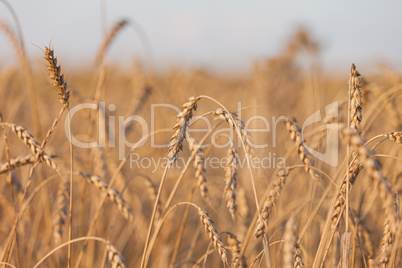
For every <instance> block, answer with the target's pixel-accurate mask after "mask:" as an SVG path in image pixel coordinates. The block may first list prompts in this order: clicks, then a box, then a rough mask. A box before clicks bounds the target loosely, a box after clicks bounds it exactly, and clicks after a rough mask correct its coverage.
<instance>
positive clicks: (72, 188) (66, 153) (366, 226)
mask: <svg viewBox="0 0 402 268" xmlns="http://www.w3.org/2000/svg"><path fill="white" fill-rule="evenodd" d="M129 24H130V22H129V21H127V20H121V21H119V22H117V23H116V24H114V25H110V31H109V33H108V34H107V36H106V37H105V39H104V40H103V42H101V43H100V44H99V47H98V48H97V49H98V50H97V52H96V53H94V55H93V58H94V62H93V68H91V69H88V70H74V69H64V67H63V58H57V49H58V48H57V47H53V46H52V44H51V43H50V45H49V44H48V40H46V41H44V44H46V45H43V46H42V52H43V54H42V55H40V57H42V58H43V60H42V62H40V66H42V68H36V69H33V68H31V67H30V65H31V62H30V61H31V59H29V58H27V56H26V53H25V49H24V44H23V42H22V39H21V37H20V36H19V35H18V34H17V33H16V31H15V30H13V27H12V26H11V24H8V22H6V21H0V30H1V35H2V36H3V37H4V38H3V39H4V40H8V41H9V42H8V43H9V46H10V47H12V48H13V49H14V51H15V64H14V65H12V66H0V115H1V123H0V125H1V129H0V133H1V135H0V136H1V140H0V161H1V162H0V178H1V179H0V187H1V195H0V222H1V223H0V256H1V260H0V263H1V265H4V267H66V266H67V267H402V257H401V256H402V248H401V247H402V227H401V225H400V220H401V206H400V199H399V195H400V193H401V191H402V181H401V180H402V150H401V149H402V134H401V129H402V110H401V108H400V103H401V102H402V81H401V76H400V75H399V74H397V73H395V72H393V71H392V69H390V68H385V67H384V68H383V71H382V72H380V73H377V74H375V75H369V76H365V74H364V70H365V69H367V68H368V67H367V66H363V65H359V63H358V62H355V64H356V65H355V64H353V63H352V62H351V68H350V69H349V70H345V71H344V75H335V74H334V75H331V74H325V73H324V72H322V71H321V69H320V65H319V61H318V60H317V59H318V58H319V54H320V44H319V42H317V41H314V40H312V38H311V36H310V34H309V32H308V31H306V30H303V29H299V30H296V31H295V32H294V33H293V34H290V36H289V39H288V43H286V44H284V46H283V49H282V52H281V53H280V54H278V55H276V56H275V57H272V58H265V59H260V60H259V61H256V62H255V63H254V65H253V66H254V67H253V70H252V71H251V72H249V73H244V74H242V75H237V76H234V75H222V74H221V75H219V74H214V73H211V72H208V71H207V70H202V69H188V68H180V67H177V68H171V69H170V70H168V71H166V72H164V73H158V72H153V71H152V70H150V69H148V68H146V67H144V65H143V64H142V63H141V62H140V61H135V60H133V62H132V64H131V67H129V68H126V67H122V66H119V65H116V64H111V63H108V61H107V52H108V50H112V49H113V42H114V41H118V38H119V35H118V33H119V32H120V31H124V30H125V27H127V25H129ZM71 53H73V52H71ZM304 60H306V61H308V62H309V64H308V66H307V67H306V66H303V64H301V61H304ZM312 115H314V116H312Z"/></svg>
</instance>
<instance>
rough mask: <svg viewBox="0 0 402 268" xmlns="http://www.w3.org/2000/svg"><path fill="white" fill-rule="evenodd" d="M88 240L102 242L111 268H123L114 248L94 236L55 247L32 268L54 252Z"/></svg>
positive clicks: (36, 267) (120, 257)
mask: <svg viewBox="0 0 402 268" xmlns="http://www.w3.org/2000/svg"><path fill="white" fill-rule="evenodd" d="M89 240H94V241H99V242H102V243H104V244H105V245H106V250H107V251H108V253H109V254H108V256H109V261H110V262H111V264H112V266H113V267H116V268H117V267H118V268H123V267H125V265H124V263H123V262H122V261H123V258H122V256H121V254H120V252H119V251H118V250H117V249H116V247H114V246H113V245H111V243H110V242H109V241H108V240H105V239H104V238H101V237H96V236H84V237H79V238H75V239H73V240H70V241H67V242H65V243H63V244H61V245H59V246H57V247H55V248H54V249H52V250H51V251H49V252H48V253H47V254H46V255H45V256H43V257H42V259H40V260H39V261H38V262H37V263H36V264H35V265H34V266H33V268H38V267H39V266H40V265H41V264H42V263H43V262H44V261H45V260H46V259H47V258H49V257H50V256H51V255H53V254H54V253H55V252H57V251H58V250H60V249H62V248H63V247H65V246H68V245H70V244H73V243H76V242H80V241H89Z"/></svg>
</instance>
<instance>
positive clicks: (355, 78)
mask: <svg viewBox="0 0 402 268" xmlns="http://www.w3.org/2000/svg"><path fill="white" fill-rule="evenodd" d="M349 76H350V77H349V91H350V128H352V129H356V130H357V131H359V132H360V124H361V122H362V107H363V102H362V91H361V85H362V81H361V80H360V73H359V72H358V71H357V70H356V66H355V65H354V64H352V67H351V70H350V75H349Z"/></svg>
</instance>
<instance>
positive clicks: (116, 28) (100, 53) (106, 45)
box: [95, 20, 128, 63]
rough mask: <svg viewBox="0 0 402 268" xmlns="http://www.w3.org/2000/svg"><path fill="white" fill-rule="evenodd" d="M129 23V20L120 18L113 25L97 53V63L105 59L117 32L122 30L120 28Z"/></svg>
mask: <svg viewBox="0 0 402 268" xmlns="http://www.w3.org/2000/svg"><path fill="white" fill-rule="evenodd" d="M127 24H128V21H127V20H120V21H118V22H117V23H116V24H115V25H114V26H113V28H112V29H111V30H110V32H109V33H108V34H107V35H106V38H105V39H104V40H103V43H102V46H101V48H100V49H99V51H98V53H97V54H96V58H95V62H96V63H101V62H102V61H103V58H104V56H105V53H106V51H107V49H108V48H109V46H110V44H111V43H112V41H113V40H114V38H115V37H116V35H117V33H118V32H120V30H121V29H122V28H123V27H124V26H125V25H127Z"/></svg>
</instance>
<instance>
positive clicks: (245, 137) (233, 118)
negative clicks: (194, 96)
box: [214, 108, 252, 154]
mask: <svg viewBox="0 0 402 268" xmlns="http://www.w3.org/2000/svg"><path fill="white" fill-rule="evenodd" d="M214 115H218V116H219V117H220V118H222V119H223V120H225V121H226V122H228V123H229V125H230V126H231V127H232V128H233V130H236V128H238V130H239V132H240V133H238V134H239V135H240V138H241V140H242V141H243V143H244V145H245V147H246V152H247V153H250V154H251V153H252V152H251V149H250V144H249V141H250V140H251V138H250V135H249V133H248V131H247V129H246V126H245V124H244V122H243V121H241V120H240V119H239V118H238V116H237V114H235V113H232V112H228V111H226V110H225V109H222V108H218V109H216V111H215V112H214Z"/></svg>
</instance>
